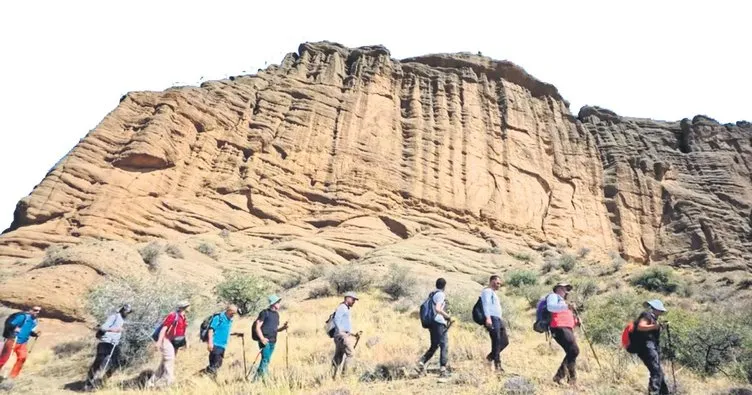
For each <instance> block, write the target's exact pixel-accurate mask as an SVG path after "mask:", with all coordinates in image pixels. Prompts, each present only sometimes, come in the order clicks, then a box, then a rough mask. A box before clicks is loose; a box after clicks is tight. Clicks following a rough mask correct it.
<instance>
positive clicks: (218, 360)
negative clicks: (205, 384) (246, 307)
mask: <svg viewBox="0 0 752 395" xmlns="http://www.w3.org/2000/svg"><path fill="white" fill-rule="evenodd" d="M237 313H238V306H235V305H234V304H231V305H229V306H227V309H225V312H224V314H215V315H214V316H213V317H212V319H211V322H210V323H209V329H208V330H207V340H206V342H207V345H206V349H207V350H209V366H207V367H206V368H205V369H204V372H206V373H208V374H209V375H211V376H212V377H215V378H216V377H217V371H218V370H219V368H220V367H222V360H223V359H224V357H225V349H226V348H227V343H228V342H229V340H230V329H232V318H233V317H234V316H235V314H237Z"/></svg>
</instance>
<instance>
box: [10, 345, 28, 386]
mask: <svg viewBox="0 0 752 395" xmlns="http://www.w3.org/2000/svg"><path fill="white" fill-rule="evenodd" d="M15 351H16V363H15V364H14V365H13V369H11V371H10V375H9V377H10V378H12V379H14V378H16V377H18V374H19V373H21V368H23V364H24V362H26V356H27V355H28V353H27V351H26V343H24V344H16V349H15Z"/></svg>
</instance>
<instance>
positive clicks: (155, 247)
mask: <svg viewBox="0 0 752 395" xmlns="http://www.w3.org/2000/svg"><path fill="white" fill-rule="evenodd" d="M138 253H139V254H141V259H143V260H144V263H145V264H146V265H147V266H149V270H151V271H155V270H157V269H158V268H159V257H160V255H162V246H161V245H160V244H159V243H158V242H156V241H152V242H151V243H149V244H147V245H146V246H144V247H141V249H139V250H138Z"/></svg>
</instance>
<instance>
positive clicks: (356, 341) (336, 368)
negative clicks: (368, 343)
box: [332, 331, 363, 380]
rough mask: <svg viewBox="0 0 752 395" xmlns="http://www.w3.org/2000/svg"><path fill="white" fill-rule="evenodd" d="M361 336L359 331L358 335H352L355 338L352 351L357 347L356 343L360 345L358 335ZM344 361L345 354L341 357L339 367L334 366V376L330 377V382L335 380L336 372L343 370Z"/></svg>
mask: <svg viewBox="0 0 752 395" xmlns="http://www.w3.org/2000/svg"><path fill="white" fill-rule="evenodd" d="M362 334H363V331H360V332H358V333H356V334H355V335H354V336H355V344H354V345H353V351H354V350H355V348H356V347H358V343H360V335H362ZM345 360H347V354H345V355H343V356H342V362H340V364H339V366H335V369H334V376H332V380H334V379H336V378H337V372H338V371H340V370H341V369H344V368H345Z"/></svg>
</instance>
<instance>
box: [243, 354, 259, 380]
mask: <svg viewBox="0 0 752 395" xmlns="http://www.w3.org/2000/svg"><path fill="white" fill-rule="evenodd" d="M262 351H264V349H263V348H262V349H260V350H259V352H258V354H256V358H254V359H253V364H252V365H251V368H250V369H248V371H247V372H246V374H245V379H246V380H248V376H250V375H251V372H253V367H254V366H256V361H258V359H259V357H260V356H261V352H262Z"/></svg>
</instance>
